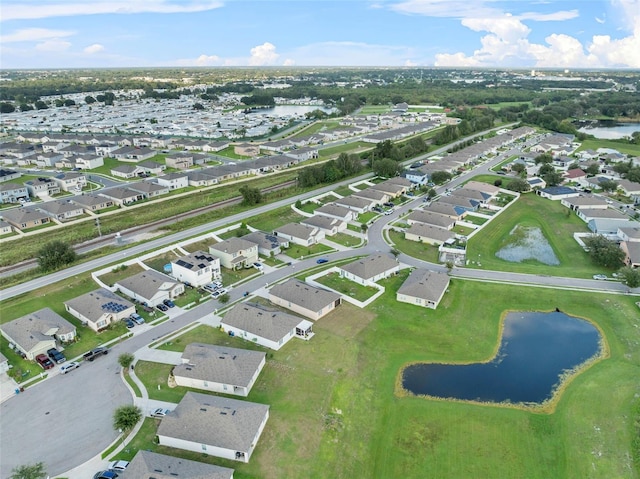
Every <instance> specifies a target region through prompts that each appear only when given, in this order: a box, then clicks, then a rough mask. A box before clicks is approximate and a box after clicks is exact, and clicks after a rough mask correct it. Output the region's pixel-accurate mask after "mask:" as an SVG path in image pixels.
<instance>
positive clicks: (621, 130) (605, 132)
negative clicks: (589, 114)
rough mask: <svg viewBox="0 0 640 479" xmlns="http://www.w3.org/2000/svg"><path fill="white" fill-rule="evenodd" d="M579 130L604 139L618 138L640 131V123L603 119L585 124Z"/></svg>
mask: <svg viewBox="0 0 640 479" xmlns="http://www.w3.org/2000/svg"><path fill="white" fill-rule="evenodd" d="M578 131H579V132H582V133H586V134H587V135H593V136H595V137H596V138H600V139H604V140H616V139H618V138H624V137H625V136H631V135H633V133H634V132H636V131H640V123H618V122H617V121H613V120H603V121H598V122H594V123H587V124H584V125H583V126H582V127H581V128H579V129H578Z"/></svg>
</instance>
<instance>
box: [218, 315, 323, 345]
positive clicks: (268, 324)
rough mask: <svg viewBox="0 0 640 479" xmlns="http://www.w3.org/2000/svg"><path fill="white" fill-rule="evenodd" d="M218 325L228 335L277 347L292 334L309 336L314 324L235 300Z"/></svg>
mask: <svg viewBox="0 0 640 479" xmlns="http://www.w3.org/2000/svg"><path fill="white" fill-rule="evenodd" d="M220 326H221V327H222V329H223V330H224V331H227V332H228V333H229V334H230V335H231V336H238V337H240V338H242V339H246V340H247V341H252V342H254V343H256V344H259V345H261V346H264V347H265V348H269V349H274V350H276V351H277V350H279V349H280V348H281V347H283V346H284V345H285V344H287V343H288V342H289V341H290V340H291V339H293V338H300V339H304V340H309V339H311V338H312V337H313V335H314V333H313V325H312V323H311V322H309V321H307V320H306V319H302V318H300V317H298V316H294V315H292V314H287V313H283V312H281V311H275V310H271V309H268V308H265V307H264V306H262V305H259V304H253V303H239V304H236V305H235V306H234V307H233V308H231V309H230V310H229V311H228V312H227V313H226V314H225V315H224V317H223V318H222V319H221V320H220Z"/></svg>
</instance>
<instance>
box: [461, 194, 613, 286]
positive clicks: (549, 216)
mask: <svg viewBox="0 0 640 479" xmlns="http://www.w3.org/2000/svg"><path fill="white" fill-rule="evenodd" d="M517 225H520V226H528V227H537V228H540V229H541V230H542V233H543V234H544V237H545V238H546V239H547V241H548V242H549V244H550V245H551V247H552V248H553V251H554V253H555V255H556V257H557V258H558V259H559V260H560V264H559V265H558V266H550V265H546V264H543V263H540V262H538V261H536V260H527V261H524V262H521V263H515V262H510V261H505V260H502V259H500V258H498V257H497V256H496V252H498V251H499V250H500V249H501V248H503V247H504V246H505V245H506V244H508V242H509V239H510V233H511V231H512V230H513V228H514V227H515V226H517ZM575 232H581V233H586V232H589V229H588V228H587V225H586V224H585V223H584V221H582V220H580V219H579V218H578V217H577V216H576V215H575V213H573V212H571V211H570V210H569V209H568V208H565V207H564V206H562V205H561V204H560V202H559V201H551V200H547V199H545V198H542V197H540V196H537V195H533V194H524V195H522V196H520V198H519V199H518V200H517V201H515V202H514V203H512V204H511V205H509V206H508V207H507V208H506V209H505V210H504V211H502V213H500V215H499V217H497V218H494V219H493V220H492V221H491V222H490V223H487V224H485V225H484V226H483V227H482V229H481V230H480V231H478V232H477V233H476V234H475V235H474V236H473V237H472V238H471V239H470V240H469V242H468V244H467V259H468V260H469V261H471V262H472V263H471V264H470V267H475V268H477V267H479V266H478V265H477V262H478V261H479V262H480V264H481V268H482V269H489V270H500V271H514V272H518V273H532V274H545V275H550V276H568V277H575V278H585V277H590V276H592V275H593V274H595V273H598V272H602V268H601V267H597V266H595V265H594V264H593V263H592V261H591V259H590V258H589V256H588V255H587V253H585V252H584V250H583V249H582V248H581V247H580V246H579V245H578V243H577V242H576V241H575V240H574V239H573V234H574V233H575Z"/></svg>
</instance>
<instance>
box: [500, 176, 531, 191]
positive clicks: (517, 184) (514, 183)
mask: <svg viewBox="0 0 640 479" xmlns="http://www.w3.org/2000/svg"><path fill="white" fill-rule="evenodd" d="M505 188H506V189H508V190H511V191H515V192H517V193H523V192H525V191H529V188H530V186H529V183H527V182H526V181H525V180H523V179H522V178H516V179H514V180H511V181H510V182H509V183H507V186H506V187H505Z"/></svg>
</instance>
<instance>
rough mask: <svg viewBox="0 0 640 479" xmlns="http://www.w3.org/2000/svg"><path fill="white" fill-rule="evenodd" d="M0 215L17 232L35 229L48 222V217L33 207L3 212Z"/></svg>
mask: <svg viewBox="0 0 640 479" xmlns="http://www.w3.org/2000/svg"><path fill="white" fill-rule="evenodd" d="M0 214H2V219H4V220H5V221H6V222H7V223H9V224H11V225H12V226H13V227H14V228H16V229H19V230H26V229H29V228H35V227H36V226H40V225H43V224H45V223H49V222H50V218H49V215H47V214H46V213H44V212H42V211H38V210H37V209H35V208H34V207H30V208H13V209H8V210H3V211H2V212H1V213H0Z"/></svg>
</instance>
